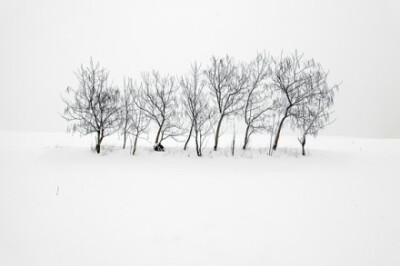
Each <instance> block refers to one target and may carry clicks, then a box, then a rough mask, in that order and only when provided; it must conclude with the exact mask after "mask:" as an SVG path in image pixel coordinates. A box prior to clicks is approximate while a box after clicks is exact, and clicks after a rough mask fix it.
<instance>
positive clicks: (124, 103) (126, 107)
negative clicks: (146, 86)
mask: <svg viewBox="0 0 400 266" xmlns="http://www.w3.org/2000/svg"><path fill="white" fill-rule="evenodd" d="M132 83H133V81H132V79H130V78H129V79H127V80H126V79H124V87H123V93H122V96H121V129H122V136H123V144H122V148H123V149H125V147H126V140H127V138H128V129H129V126H130V124H131V123H132V116H131V114H132V112H133V110H132V109H133V108H134V98H133V96H134V91H133V84H132Z"/></svg>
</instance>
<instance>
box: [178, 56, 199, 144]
mask: <svg viewBox="0 0 400 266" xmlns="http://www.w3.org/2000/svg"><path fill="white" fill-rule="evenodd" d="M180 85H181V88H182V104H183V108H184V113H185V115H186V117H188V118H189V123H190V130H189V134H188V137H187V139H186V141H185V145H184V147H183V150H186V148H187V145H188V143H189V140H190V138H191V136H192V133H193V129H194V126H195V122H196V116H197V115H198V112H199V108H198V105H199V100H200V97H201V93H202V91H203V88H204V82H203V81H202V77H201V72H200V65H198V64H197V63H196V62H195V63H194V64H193V65H191V72H190V74H189V75H187V76H185V77H182V78H181V79H180Z"/></svg>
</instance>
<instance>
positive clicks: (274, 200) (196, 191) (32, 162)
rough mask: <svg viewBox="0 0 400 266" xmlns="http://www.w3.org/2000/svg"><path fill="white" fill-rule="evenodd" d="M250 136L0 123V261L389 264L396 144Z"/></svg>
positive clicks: (174, 265)
mask: <svg viewBox="0 0 400 266" xmlns="http://www.w3.org/2000/svg"><path fill="white" fill-rule="evenodd" d="M223 138H224V137H223ZM229 141H230V140H229ZM237 142H238V143H240V142H241V139H239V138H238V140H237ZM105 144H107V141H106V140H105ZM108 144H110V142H109V143H108ZM143 144H144V143H143V141H142V145H143ZM181 146H182V145H181ZM256 146H258V145H255V144H254V143H252V147H253V148H252V149H251V150H249V151H246V152H244V153H243V152H242V151H240V149H238V150H237V154H236V155H235V157H231V156H230V151H229V147H228V146H227V147H226V148H224V149H221V151H218V153H217V154H215V153H213V152H211V151H210V150H209V149H207V150H206V151H205V155H204V157H203V158H197V157H196V156H195V152H194V149H193V144H192V145H191V146H190V147H189V151H186V152H183V151H182V150H181V148H178V147H176V148H170V146H168V145H166V148H167V151H166V152H165V153H156V152H153V151H151V147H150V146H149V145H147V146H140V147H139V149H138V151H137V155H135V156H134V157H133V156H131V155H130V154H129V150H121V148H119V147H112V146H107V147H105V149H104V152H103V153H102V154H101V155H97V154H95V153H93V152H91V151H90V143H88V142H87V139H79V138H78V137H77V136H74V137H71V136H70V135H65V134H50V133H43V134H39V133H16V132H1V133H0V265H4V266H8V265H29V266H34V265H38V266H39V265H40V266H45V265H52V266H53V265H57V266H62V265H85V266H87V265H160V266H164V265H171V266H179V265H182V266H183V265H185V266H187V265H218V266H220V265H227V266H228V265H229V266H233V265H243V266H256V265H274V266H277V265H297V266H299V265H304V266H310V265H316V266H317V265H318V266H319V265H342V266H344V265H348V266H357V265H360V266H361V265H362V266H366V265H371V266H372V265H374V266H376V265H400V252H399V251H400V193H399V192H400V177H399V176H400V175H399V172H400V160H399V159H400V157H399V150H400V140H370V139H350V138H328V137H320V138H317V139H316V140H313V139H310V140H309V143H308V144H307V148H309V150H308V151H310V153H309V154H308V156H306V157H302V156H301V155H300V146H299V144H298V143H296V140H295V138H293V137H282V139H281V142H280V146H279V148H278V149H279V150H278V152H276V153H275V154H274V156H272V157H269V156H267V155H266V151H265V148H264V149H259V148H256ZM260 146H261V145H260ZM238 148H239V147H238Z"/></svg>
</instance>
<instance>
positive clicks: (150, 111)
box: [137, 71, 182, 145]
mask: <svg viewBox="0 0 400 266" xmlns="http://www.w3.org/2000/svg"><path fill="white" fill-rule="evenodd" d="M177 90H178V86H177V84H176V80H175V79H174V78H173V77H170V76H161V75H160V73H159V72H156V71H153V72H152V73H151V74H150V73H144V74H143V75H142V85H141V89H140V97H139V98H138V101H139V103H138V104H137V106H138V107H139V108H140V109H141V110H142V111H143V113H144V115H145V116H146V117H148V118H149V119H150V120H152V121H153V122H154V123H155V124H156V125H157V127H158V130H157V135H156V138H155V144H156V145H159V144H161V142H162V141H163V140H165V139H167V138H176V137H177V136H179V135H181V134H182V133H181V121H180V119H179V115H180V114H179V110H178V101H177V95H176V93H177Z"/></svg>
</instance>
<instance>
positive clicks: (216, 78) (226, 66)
mask: <svg viewBox="0 0 400 266" xmlns="http://www.w3.org/2000/svg"><path fill="white" fill-rule="evenodd" d="M205 74H206V79H207V83H208V86H209V88H210V89H211V94H212V96H213V99H214V102H215V104H216V107H217V110H218V113H219V118H218V123H217V127H216V130H215V139H214V151H216V150H217V148H218V140H219V136H220V131H221V125H222V121H223V120H224V119H225V118H226V117H229V116H232V115H234V114H236V113H238V112H239V111H240V110H241V109H242V107H243V104H242V99H243V97H244V90H245V88H246V87H247V86H248V72H247V69H246V67H245V66H243V65H236V64H235V62H234V60H233V59H232V58H231V57H229V56H226V57H224V58H216V57H212V58H211V65H210V66H209V68H208V69H207V70H206V71H205Z"/></svg>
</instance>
